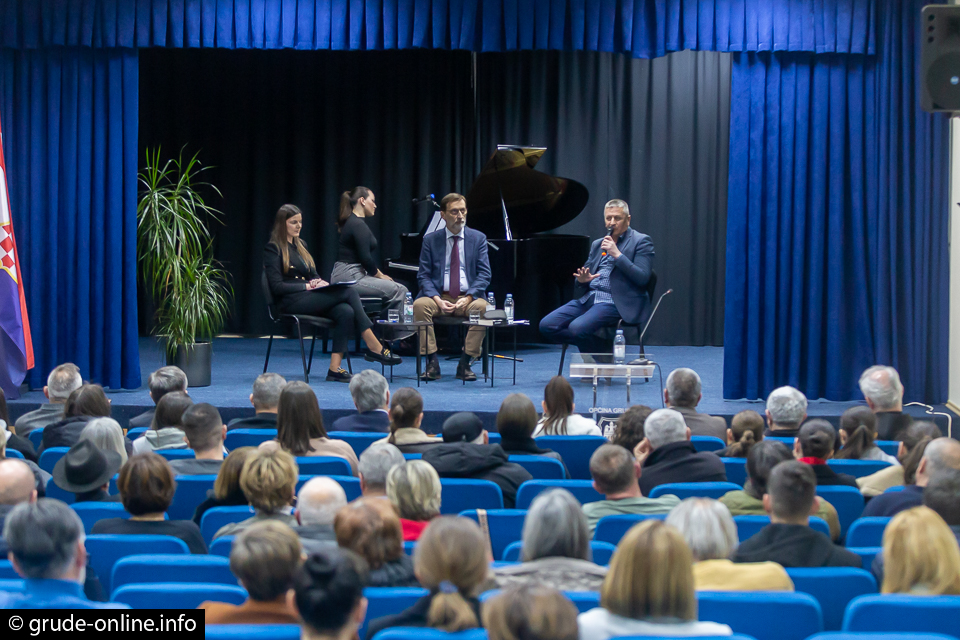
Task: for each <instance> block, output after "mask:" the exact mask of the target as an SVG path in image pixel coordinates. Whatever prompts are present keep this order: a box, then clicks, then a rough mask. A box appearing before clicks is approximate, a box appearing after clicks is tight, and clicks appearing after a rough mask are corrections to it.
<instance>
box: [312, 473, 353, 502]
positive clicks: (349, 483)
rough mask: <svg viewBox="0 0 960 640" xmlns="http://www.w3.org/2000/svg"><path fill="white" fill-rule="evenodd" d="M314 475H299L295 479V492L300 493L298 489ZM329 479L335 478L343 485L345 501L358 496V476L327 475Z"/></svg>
mask: <svg viewBox="0 0 960 640" xmlns="http://www.w3.org/2000/svg"><path fill="white" fill-rule="evenodd" d="M315 477H316V476H305V475H301V476H300V478H299V479H298V480H297V493H300V489H302V488H303V485H305V484H307V482H309V481H310V479H311V478H315ZM327 477H328V478H330V479H331V480H336V481H337V484H339V485H340V486H341V487H343V492H344V493H346V494H347V502H351V501H353V500H356V499H357V498H359V497H360V478H354V477H353V476H327Z"/></svg>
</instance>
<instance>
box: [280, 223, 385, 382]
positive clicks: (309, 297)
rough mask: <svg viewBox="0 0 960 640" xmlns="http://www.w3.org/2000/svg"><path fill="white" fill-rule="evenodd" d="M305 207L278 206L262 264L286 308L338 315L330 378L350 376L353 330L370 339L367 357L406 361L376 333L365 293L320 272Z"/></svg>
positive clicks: (344, 379) (334, 317)
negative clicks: (306, 231) (347, 363)
mask: <svg viewBox="0 0 960 640" xmlns="http://www.w3.org/2000/svg"><path fill="white" fill-rule="evenodd" d="M302 227H303V213H302V212H301V211H300V209H298V208H297V207H296V206H295V205H292V204H285V205H283V206H282V207H280V209H279V210H278V211H277V215H276V218H275V219H274V221H273V230H272V231H271V232H270V242H269V243H267V247H266V248H265V249H264V251H263V268H264V270H265V271H266V274H267V281H268V282H269V284H270V291H271V292H272V293H273V295H274V296H275V297H276V299H277V303H278V304H279V306H280V310H281V311H283V312H284V313H302V314H305V315H311V316H322V317H325V318H330V319H331V320H333V321H334V323H335V326H334V327H333V331H332V332H331V338H332V339H333V353H331V354H330V370H329V371H328V372H327V380H330V381H334V382H349V381H350V374H349V373H347V371H346V370H345V369H344V368H343V367H341V366H340V363H341V361H342V358H343V354H344V353H345V352H346V350H347V348H348V346H347V342H348V340H349V338H350V334H351V333H352V332H353V331H356V333H357V335H359V336H360V337H361V338H363V341H364V342H365V343H366V345H367V349H368V351H367V355H366V356H365V359H366V360H369V361H370V362H380V363H381V364H387V365H393V364H399V363H400V362H401V360H400V358H398V357H397V356H395V355H393V354H392V353H391V352H390V350H389V349H387V348H386V347H384V346H383V345H382V344H380V341H379V340H377V337H376V336H375V335H373V331H372V330H371V327H372V326H373V323H372V322H370V319H369V318H368V317H367V314H366V313H364V311H363V306H362V305H361V304H360V295H359V294H358V293H357V291H356V290H355V289H354V288H353V287H334V288H326V287H328V286H329V283H328V282H326V281H325V280H323V279H322V278H321V277H320V275H319V274H318V273H317V265H316V263H315V262H314V260H313V256H311V255H310V252H309V251H307V245H306V243H305V242H304V241H303V240H301V239H300V230H301V228H302Z"/></svg>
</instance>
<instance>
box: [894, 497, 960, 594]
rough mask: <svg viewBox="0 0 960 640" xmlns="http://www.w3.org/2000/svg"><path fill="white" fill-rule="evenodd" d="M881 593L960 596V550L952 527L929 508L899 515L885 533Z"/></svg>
mask: <svg viewBox="0 0 960 640" xmlns="http://www.w3.org/2000/svg"><path fill="white" fill-rule="evenodd" d="M883 562H884V573H883V583H882V585H881V587H880V592H881V593H903V594H908V595H917V596H958V595H960V546H958V545H957V538H956V536H955V535H954V532H953V531H951V530H950V527H948V526H947V524H946V523H945V522H944V521H943V518H941V517H940V516H939V515H937V513H936V512H935V511H934V510H933V509H930V508H928V507H924V506H920V507H914V508H912V509H907V510H906V511H902V512H900V513H898V514H897V515H895V516H894V517H893V519H892V520H891V521H890V524H888V525H887V528H886V529H885V530H884V532H883Z"/></svg>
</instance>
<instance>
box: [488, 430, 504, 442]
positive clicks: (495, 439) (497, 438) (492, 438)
mask: <svg viewBox="0 0 960 640" xmlns="http://www.w3.org/2000/svg"><path fill="white" fill-rule="evenodd" d="M487 436H488V438H489V440H490V444H500V442H501V440H502V438H501V437H500V434H499V433H497V432H496V431H491V432H489V433H488V434H487Z"/></svg>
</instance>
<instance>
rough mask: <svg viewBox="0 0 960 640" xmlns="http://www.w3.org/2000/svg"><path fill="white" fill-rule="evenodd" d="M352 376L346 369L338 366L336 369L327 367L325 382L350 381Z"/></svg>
mask: <svg viewBox="0 0 960 640" xmlns="http://www.w3.org/2000/svg"><path fill="white" fill-rule="evenodd" d="M352 377H353V376H352V375H350V373H349V372H347V370H346V369H344V368H343V367H340V368H339V369H337V370H336V371H334V370H333V369H327V382H350V378H352Z"/></svg>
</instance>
